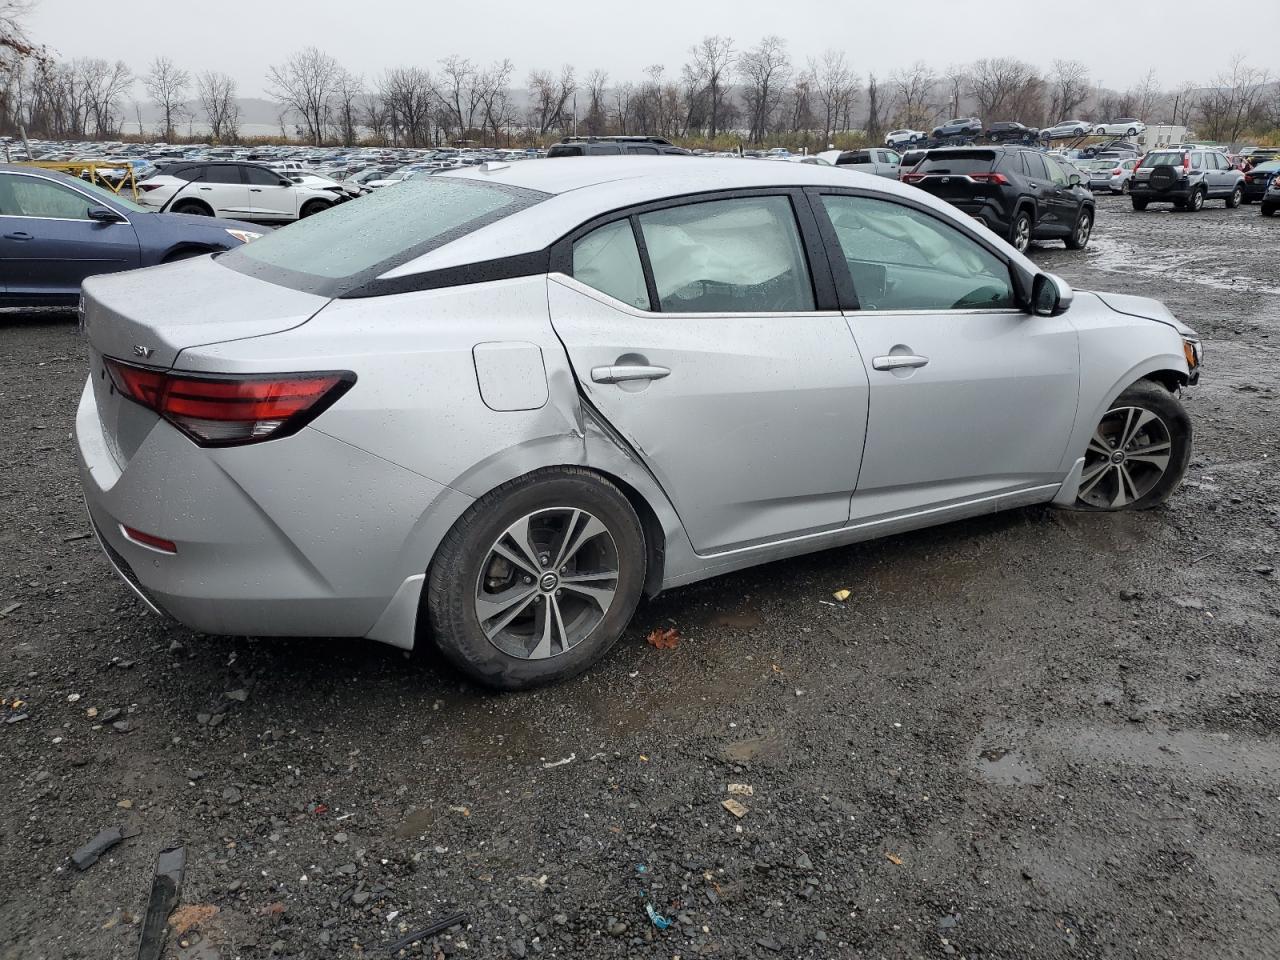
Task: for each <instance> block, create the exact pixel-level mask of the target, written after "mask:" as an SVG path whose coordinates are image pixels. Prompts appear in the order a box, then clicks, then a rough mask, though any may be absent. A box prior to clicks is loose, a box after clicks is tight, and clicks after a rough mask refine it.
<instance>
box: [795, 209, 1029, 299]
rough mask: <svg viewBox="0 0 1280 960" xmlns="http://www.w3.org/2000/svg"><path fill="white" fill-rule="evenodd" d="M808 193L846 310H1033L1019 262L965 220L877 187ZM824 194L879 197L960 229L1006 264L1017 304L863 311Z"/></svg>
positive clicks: (959, 231) (829, 263)
mask: <svg viewBox="0 0 1280 960" xmlns="http://www.w3.org/2000/svg"><path fill="white" fill-rule="evenodd" d="M805 193H806V194H808V197H809V205H810V207H811V208H812V210H813V216H814V217H815V219H816V220H817V223H818V226H819V229H820V230H821V231H822V236H823V240H824V246H825V248H826V251H827V261H828V266H829V267H830V269H831V272H832V274H833V276H834V277H835V278H836V279H835V284H836V289H837V291H838V293H839V298H840V300H839V307H838V309H840V310H841V311H842V312H844V313H846V314H847V313H857V314H860V315H862V316H884V315H886V314H895V315H934V316H936V315H937V314H939V313H945V314H948V315H950V314H954V315H957V316H963V315H964V314H977V313H981V314H998V313H1007V314H1026V313H1028V312H1030V311H1029V310H1028V309H1027V304H1028V303H1029V301H1030V296H1031V291H1030V290H1029V289H1027V288H1026V284H1025V283H1024V278H1023V271H1022V270H1020V269H1018V265H1017V264H1016V263H1015V262H1014V261H1013V260H1012V259H1011V258H1010V257H1009V256H1008V254H1007V253H1005V252H1004V251H1002V250H1001V249H1000V248H999V247H997V246H996V245H995V244H994V243H993V242H992V239H993V238H991V237H984V236H982V234H981V233H980V232H979V231H978V230H977V229H976V228H974V227H971V226H969V224H967V223H964V222H963V221H956V220H952V219H950V218H948V217H946V216H943V215H941V214H939V213H938V211H936V210H931V209H930V208H929V207H928V206H926V205H925V204H922V203H919V202H917V201H915V200H912V199H910V198H908V197H897V196H890V195H888V194H885V193H880V192H878V191H875V190H867V189H864V188H860V187H828V186H822V187H808V188H806V190H805ZM824 196H836V197H859V198H862V199H865V200H879V201H881V202H882V203H890V204H895V205H897V206H900V207H905V208H906V209H908V210H913V211H915V212H916V213H921V214H924V215H925V216H927V217H929V218H931V219H933V220H936V221H937V222H938V223H941V224H943V225H945V226H947V227H950V228H951V229H953V230H955V231H957V232H958V233H960V234H961V235H962V236H964V237H967V238H968V239H969V240H972V241H973V242H974V243H976V244H977V245H978V246H979V247H981V248H982V249H983V250H985V251H986V252H987V253H989V254H991V255H992V256H993V257H995V258H996V259H997V260H999V261H1000V262H1001V263H1003V264H1004V265H1005V269H1006V270H1007V271H1008V272H1009V286H1010V288H1011V289H1012V291H1013V298H1014V301H1015V303H1016V306H1013V307H997V308H993V309H982V308H973V309H971V308H968V307H966V308H964V309H961V310H864V309H862V307H861V305H860V303H859V300H858V293H857V289H856V288H855V285H854V282H853V275H852V274H851V273H850V271H849V265H848V264H847V263H846V262H845V259H844V251H843V249H842V248H841V246H840V238H839V236H838V235H837V234H836V228H835V224H833V223H832V222H831V217H830V216H829V215H828V214H827V209H826V206H825V205H824V204H823V202H822V198H823V197H824Z"/></svg>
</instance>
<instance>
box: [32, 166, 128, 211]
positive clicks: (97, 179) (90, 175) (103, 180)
mask: <svg viewBox="0 0 1280 960" xmlns="http://www.w3.org/2000/svg"><path fill="white" fill-rule="evenodd" d="M19 166H23V167H39V168H40V169H41V170H56V171H58V172H59V173H65V174H69V175H70V176H73V177H77V178H79V179H81V180H88V181H89V182H90V183H96V184H97V185H98V186H100V187H105V188H106V189H108V190H110V191H111V192H112V193H114V194H116V195H117V196H119V194H120V191H122V190H123V189H124V188H125V187H126V186H127V187H128V188H129V192H130V193H131V194H132V196H133V200H134V201H135V202H136V201H137V199H138V178H137V177H136V176H135V175H134V172H133V167H132V166H131V165H130V164H127V163H98V162H97V161H80V162H75V161H72V162H68V163H55V162H53V161H48V160H31V161H28V162H26V163H22V164H19ZM107 170H110V171H113V172H114V171H116V170H123V171H124V176H123V177H121V178H120V179H119V180H118V181H117V182H115V183H113V182H112V178H108V177H107V176H106V175H105V173H104V172H103V171H107Z"/></svg>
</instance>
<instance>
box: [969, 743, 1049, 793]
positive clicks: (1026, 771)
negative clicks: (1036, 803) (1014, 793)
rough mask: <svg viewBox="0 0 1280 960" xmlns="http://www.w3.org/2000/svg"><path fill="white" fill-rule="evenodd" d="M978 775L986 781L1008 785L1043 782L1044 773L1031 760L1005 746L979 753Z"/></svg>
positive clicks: (1033, 784)
mask: <svg viewBox="0 0 1280 960" xmlns="http://www.w3.org/2000/svg"><path fill="white" fill-rule="evenodd" d="M978 776H979V777H980V778H981V779H983V780H985V781H987V782H988V783H994V784H998V785H1000V786H1009V787H1023V786H1035V785H1038V784H1042V783H1044V774H1043V773H1041V772H1040V771H1039V770H1038V769H1037V768H1036V767H1035V765H1034V764H1032V763H1031V761H1029V760H1028V759H1027V758H1026V757H1024V756H1022V754H1020V753H1017V752H1016V751H1014V750H1010V749H1009V748H1007V747H991V748H988V749H986V750H983V751H982V752H981V753H979V754H978Z"/></svg>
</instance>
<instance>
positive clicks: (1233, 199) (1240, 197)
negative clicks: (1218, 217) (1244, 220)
mask: <svg viewBox="0 0 1280 960" xmlns="http://www.w3.org/2000/svg"><path fill="white" fill-rule="evenodd" d="M1243 202H1244V187H1242V186H1240V185H1239V184H1237V185H1236V188H1235V189H1234V190H1232V191H1231V196H1229V197H1227V209H1228V210H1234V209H1235V208H1236V207H1238V206H1240V204H1241V203H1243Z"/></svg>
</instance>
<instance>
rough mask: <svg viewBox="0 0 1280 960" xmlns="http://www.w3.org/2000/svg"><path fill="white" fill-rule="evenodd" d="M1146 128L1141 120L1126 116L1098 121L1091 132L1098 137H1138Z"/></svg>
mask: <svg viewBox="0 0 1280 960" xmlns="http://www.w3.org/2000/svg"><path fill="white" fill-rule="evenodd" d="M1146 129H1147V125H1146V124H1145V123H1143V122H1142V121H1141V120H1138V119H1135V118H1133V117H1128V118H1124V119H1120V120H1109V121H1108V122H1106V123H1100V124H1098V125H1097V126H1095V127H1094V128H1093V133H1094V135H1095V136H1098V137H1140V136H1142V133H1143V131H1144V130H1146Z"/></svg>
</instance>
